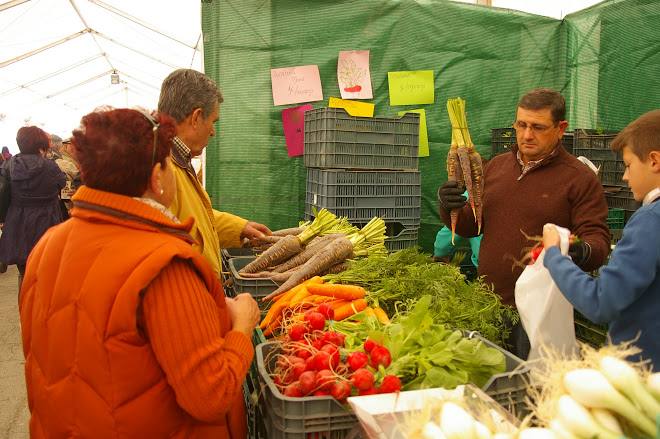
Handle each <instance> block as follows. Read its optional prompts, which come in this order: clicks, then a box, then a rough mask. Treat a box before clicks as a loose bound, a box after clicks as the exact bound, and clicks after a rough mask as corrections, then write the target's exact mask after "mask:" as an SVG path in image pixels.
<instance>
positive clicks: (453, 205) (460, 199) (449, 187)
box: [438, 181, 467, 210]
mask: <svg viewBox="0 0 660 439" xmlns="http://www.w3.org/2000/svg"><path fill="white" fill-rule="evenodd" d="M463 192H465V189H463V188H460V187H458V183H457V182H455V181H448V182H446V183H445V184H443V185H442V186H440V187H439V188H438V201H439V202H440V208H441V209H444V210H452V209H460V208H462V207H463V206H465V202H466V201H467V198H465V197H464V196H463Z"/></svg>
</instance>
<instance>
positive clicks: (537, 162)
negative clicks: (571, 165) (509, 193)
mask: <svg viewBox="0 0 660 439" xmlns="http://www.w3.org/2000/svg"><path fill="white" fill-rule="evenodd" d="M557 151H558V147H555V149H553V150H552V152H551V153H550V154H548V155H547V156H545V157H542V158H540V159H539V160H529V161H528V162H527V164H525V162H523V159H522V155H521V154H520V150H517V151H516V158H517V159H518V163H520V166H521V167H522V171H521V172H520V176H519V177H518V181H520V180H521V179H522V178H523V177H524V176H525V175H527V173H529V171H531V170H532V169H535V168H538V167H539V166H541V165H542V164H543V163H544V162H545V161H547V160H549V159H550V158H551V157H554V156H556V155H557Z"/></svg>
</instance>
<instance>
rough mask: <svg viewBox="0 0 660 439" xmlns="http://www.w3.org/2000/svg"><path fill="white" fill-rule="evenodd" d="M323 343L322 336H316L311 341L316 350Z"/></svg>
mask: <svg viewBox="0 0 660 439" xmlns="http://www.w3.org/2000/svg"><path fill="white" fill-rule="evenodd" d="M324 344H325V342H324V341H323V339H322V338H317V339H316V340H314V341H312V347H313V348H314V349H316V350H317V351H320V350H321V348H322V347H323V345H324Z"/></svg>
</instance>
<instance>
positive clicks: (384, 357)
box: [370, 346, 392, 369]
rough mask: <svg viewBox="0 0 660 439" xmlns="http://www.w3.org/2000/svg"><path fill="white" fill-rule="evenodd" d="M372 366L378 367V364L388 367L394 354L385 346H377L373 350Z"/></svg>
mask: <svg viewBox="0 0 660 439" xmlns="http://www.w3.org/2000/svg"><path fill="white" fill-rule="evenodd" d="M370 355H371V367H373V368H374V369H378V366H380V365H383V366H384V367H387V366H389V365H390V363H391V362H392V355H390V351H388V350H387V348H386V347H385V346H376V347H375V348H373V349H372V350H371V353H370Z"/></svg>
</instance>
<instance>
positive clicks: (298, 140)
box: [282, 104, 312, 157]
mask: <svg viewBox="0 0 660 439" xmlns="http://www.w3.org/2000/svg"><path fill="white" fill-rule="evenodd" d="M311 109H312V106H311V105H309V104H307V105H301V106H300V107H293V108H286V109H284V110H282V127H283V128H284V139H285V140H286V152H287V153H288V154H289V157H298V156H301V155H303V153H304V152H305V111H307V110H311Z"/></svg>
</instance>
